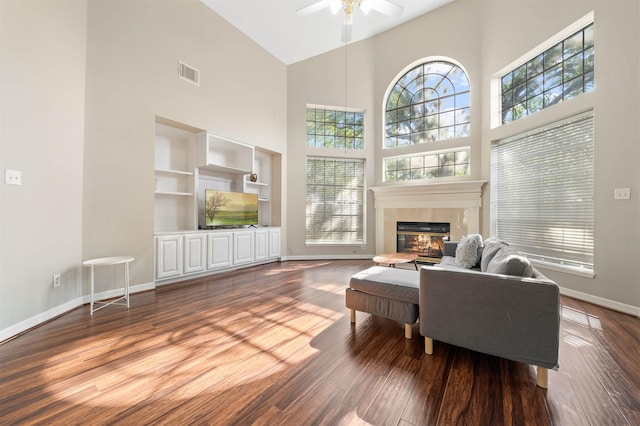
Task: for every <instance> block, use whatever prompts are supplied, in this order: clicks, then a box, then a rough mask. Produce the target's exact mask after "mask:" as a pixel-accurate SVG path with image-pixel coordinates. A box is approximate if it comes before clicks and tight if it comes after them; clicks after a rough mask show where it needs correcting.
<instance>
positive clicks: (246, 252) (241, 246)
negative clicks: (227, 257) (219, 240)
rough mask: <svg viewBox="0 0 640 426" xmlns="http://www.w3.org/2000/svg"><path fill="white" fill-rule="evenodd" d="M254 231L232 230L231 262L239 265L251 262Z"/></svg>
mask: <svg viewBox="0 0 640 426" xmlns="http://www.w3.org/2000/svg"><path fill="white" fill-rule="evenodd" d="M254 240H255V232H254V231H237V232H233V264H234V265H241V264H244V263H252V262H253V250H254Z"/></svg>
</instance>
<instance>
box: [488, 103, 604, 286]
mask: <svg viewBox="0 0 640 426" xmlns="http://www.w3.org/2000/svg"><path fill="white" fill-rule="evenodd" d="M586 120H590V128H589V129H588V130H589V131H590V134H589V135H588V136H589V137H590V141H589V142H590V145H589V146H588V148H589V150H590V151H586V150H585V149H584V148H582V147H580V146H579V143H580V142H579V139H578V138H577V137H576V135H577V134H578V133H576V130H577V129H576V127H577V126H574V123H579V122H583V121H586ZM570 126H573V127H570ZM560 128H562V129H561V131H562V132H567V131H568V130H573V133H571V134H570V135H569V137H567V136H565V135H558V134H559V133H560V131H559V130H558V129H560ZM594 128H595V113H594V111H593V108H590V109H589V110H587V111H583V112H580V113H577V114H573V115H571V116H569V117H566V118H563V119H558V120H554V121H553V122H550V123H546V124H543V125H541V126H538V127H536V128H535V129H530V130H526V131H522V132H519V133H518V134H516V135H511V136H507V137H504V138H501V139H500V140H497V141H494V142H492V145H491V186H490V191H491V196H490V197H491V214H490V216H491V235H495V236H496V237H498V238H502V239H505V240H506V241H508V242H509V243H510V244H512V245H513V246H514V247H515V248H516V249H518V250H520V251H521V252H523V253H524V254H525V255H527V257H528V258H529V259H530V260H531V261H532V263H534V264H536V265H538V266H541V267H543V268H547V269H552V270H557V271H561V272H568V273H572V274H574V275H579V276H583V277H587V278H593V277H594V269H595V241H594V240H595V232H594V228H595V202H594V197H595V179H594V173H595V155H594V151H595V138H594ZM554 132H555V133H554ZM554 134H555V135H556V136H562V137H556V138H555V139H554V140H552V139H551V138H550V137H548V136H547V135H552V136H553V135H554ZM538 135H541V137H540V138H538V139H539V140H540V141H541V142H540V143H541V144H542V143H544V144H545V145H544V146H542V145H540V147H537V146H535V141H534V139H535V138H537V136H538ZM580 135H581V136H583V137H585V134H580ZM557 141H561V142H557ZM518 143H522V145H521V148H520V149H522V150H526V151H527V158H528V159H530V158H533V160H532V161H531V162H530V161H529V160H527V161H526V162H525V161H522V162H519V161H518V160H517V158H516V159H512V160H511V161H510V162H509V164H511V167H510V169H509V170H508V171H507V170H506V168H505V167H504V166H505V165H504V164H502V163H503V162H499V161H498V158H497V156H498V155H502V154H507V153H506V152H504V151H505V150H504V148H505V147H507V148H509V145H510V144H513V145H511V148H510V149H512V148H513V147H517V145H515V144H518ZM567 143H572V144H574V145H573V146H569V145H566V147H565V146H564V145H565V144H567ZM583 143H584V142H583ZM551 144H562V145H563V146H556V147H555V148H556V149H553V150H548V149H547V150H546V151H545V149H546V148H550V147H551ZM574 146H577V147H579V148H580V149H578V150H577V151H575V152H579V153H581V155H582V157H583V160H584V158H587V159H590V163H589V164H588V165H584V164H581V165H580V166H579V167H576V166H575V165H574V164H572V163H569V164H567V163H566V160H567V158H571V159H575V158H579V156H576V155H574V154H575V153H574V152H572V153H571V155H568V154H569V152H568V151H569V150H570V149H574ZM499 150H500V151H503V152H500V153H499V152H498V151H499ZM510 152H513V151H510ZM520 154H522V153H520ZM547 155H550V156H552V159H548V158H547ZM540 158H543V160H540ZM534 161H535V162H536V163H535V164H529V163H533V162H534ZM558 162H562V163H563V164H567V167H568V169H567V171H566V173H565V174H564V175H563V176H562V178H558V173H550V174H549V173H548V174H544V173H540V170H545V169H544V168H541V167H540V166H545V165H546V166H547V169H549V168H551V167H557V163H558ZM549 163H553V164H549ZM587 166H588V168H587ZM534 168H535V171H531V172H529V171H528V170H527V169H532V170H533V169H534ZM503 172H504V173H507V172H508V173H509V174H511V175H512V176H515V177H517V178H520V179H524V182H525V184H526V183H527V182H529V186H527V188H526V190H525V189H522V188H521V190H522V192H519V189H518V188H513V187H512V186H510V187H509V189H506V188H505V189H503V191H504V192H505V193H507V194H508V196H504V198H503V196H501V195H500V193H499V192H497V191H499V189H498V188H499V187H502V186H504V183H503V182H504V179H502V178H501V177H502V176H503V175H504V174H503ZM527 176H528V177H529V178H528V179H527ZM534 181H535V182H537V183H536V184H534ZM587 182H588V183H589V184H590V187H589V188H587V189H585V187H581V186H580V185H582V184H584V183H587ZM552 185H553V186H552ZM518 186H519V187H521V186H522V185H520V184H518ZM549 188H552V191H551V192H552V193H554V194H556V193H561V194H563V196H562V199H561V200H560V199H558V198H557V197H553V196H549V195H544V193H545V192H546V193H550V192H549ZM585 195H586V196H587V197H590V199H586V200H585V199H580V200H577V201H576V203H577V204H576V203H573V204H570V203H567V202H566V201H567V200H568V199H570V198H567V197H571V196H574V197H578V196H581V197H583V198H584V197H585ZM512 196H513V197H523V198H520V199H518V201H517V202H512V204H511V205H510V206H509V207H507V206H504V205H503V206H502V207H500V206H499V204H500V203H501V201H502V200H503V199H506V198H508V197H512ZM534 201H535V202H534ZM578 201H579V202H578ZM507 202H508V201H507ZM569 205H571V206H576V205H577V206H579V208H578V209H572V210H571V211H567V210H566V206H569ZM522 206H529V207H527V208H526V209H524V210H523V211H522V213H521V212H520V211H519V210H518V209H520V208H522ZM532 206H533V207H532ZM540 206H543V207H542V208H541V207H540ZM554 206H556V207H554ZM551 209H554V210H553V212H554V213H555V214H554V215H553V216H551V215H549V213H548V212H549V211H552V210H551ZM501 211H504V212H507V213H506V215H507V217H509V216H510V215H515V216H518V217H519V218H522V217H528V219H527V220H533V219H531V217H534V216H535V222H531V223H533V225H531V226H530V225H526V224H525V225H523V224H522V223H515V222H513V220H510V219H509V218H507V219H506V222H505V223H506V224H508V225H506V226H507V227H508V232H510V234H507V235H505V234H503V233H501V231H500V229H501V225H500V223H501V222H502V220H503V219H501V214H502V213H501ZM534 213H535V214H534ZM563 213H564V215H563ZM563 217H572V218H575V217H580V218H581V219H582V220H583V221H584V219H585V217H586V218H587V219H589V220H587V222H585V223H587V226H586V227H584V228H583V229H582V231H581V232H582V234H583V236H582V237H578V236H576V231H575V229H574V228H571V227H569V228H564V227H562V226H561V225H562V222H563V220H561V219H562V218H563ZM566 221H567V220H566V219H565V220H564V222H566ZM519 222H522V221H519ZM544 223H548V224H552V225H553V226H550V227H549V226H546V227H545V226H542V225H540V224H544ZM514 224H515V227H514ZM525 228H526V230H527V231H526V232H524V231H523V230H524V229H525ZM505 229H507V228H505ZM532 229H533V230H538V231H539V232H543V233H546V235H547V237H546V238H545V239H544V241H545V243H546V244H547V246H545V245H544V244H541V243H540V242H539V241H540V240H536V238H541V235H535V237H533V238H532V237H530V236H528V234H530V231H531V230H532ZM560 231H562V232H560ZM584 235H587V237H584ZM519 236H522V239H521V240H520V239H519ZM580 239H582V240H583V242H582V246H581V247H582V250H585V253H587V254H584V255H577V254H572V255H567V257H564V258H562V257H558V256H554V255H551V253H553V252H554V250H553V247H555V252H559V253H562V252H563V251H564V252H565V254H566V252H567V251H568V250H566V249H565V248H564V247H570V246H574V247H575V246H576V242H578V241H579V240H580ZM552 242H553V244H551V243H552ZM536 244H537V245H536ZM549 244H551V246H550V245H549ZM556 244H557V245H556ZM578 246H579V247H580V243H579V242H578ZM589 246H590V248H591V249H590V252H587V251H586V250H587V249H585V247H587V248H588V247H589ZM540 247H542V248H540ZM548 247H551V248H548ZM574 251H575V250H574ZM589 258H590V263H588V262H586V260H589Z"/></svg>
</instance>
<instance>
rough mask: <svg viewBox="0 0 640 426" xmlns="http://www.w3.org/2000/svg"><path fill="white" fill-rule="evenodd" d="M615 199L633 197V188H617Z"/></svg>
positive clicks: (614, 194)
mask: <svg viewBox="0 0 640 426" xmlns="http://www.w3.org/2000/svg"><path fill="white" fill-rule="evenodd" d="M613 199H614V200H629V199H631V188H616V189H615V191H614V193H613Z"/></svg>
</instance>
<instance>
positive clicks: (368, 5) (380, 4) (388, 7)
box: [297, 0, 404, 18]
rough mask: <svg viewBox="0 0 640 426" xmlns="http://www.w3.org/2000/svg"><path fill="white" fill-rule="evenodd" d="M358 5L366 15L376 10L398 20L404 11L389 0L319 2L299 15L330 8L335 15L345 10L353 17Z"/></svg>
mask: <svg viewBox="0 0 640 426" xmlns="http://www.w3.org/2000/svg"><path fill="white" fill-rule="evenodd" d="M356 5H357V6H358V7H359V8H360V10H361V11H362V13H363V14H364V15H368V14H369V12H371V11H372V10H375V11H377V12H380V13H382V14H384V15H388V16H392V17H394V18H397V17H399V16H400V15H402V12H403V10H404V8H403V7H402V6H399V5H397V4H395V3H392V2H390V1H389V0H319V1H317V2H315V3H312V4H310V5H309V6H305V7H303V8H301V9H298V11H297V13H298V15H302V16H306V15H311V14H312V13H315V12H318V11H320V10H322V9H326V8H329V10H331V13H333V14H334V15H335V14H336V13H338V11H339V10H340V9H343V10H344V13H345V15H351V13H352V12H353V8H354V6H356Z"/></svg>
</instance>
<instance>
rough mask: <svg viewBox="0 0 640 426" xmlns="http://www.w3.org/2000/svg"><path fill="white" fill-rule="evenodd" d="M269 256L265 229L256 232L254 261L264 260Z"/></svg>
mask: <svg viewBox="0 0 640 426" xmlns="http://www.w3.org/2000/svg"><path fill="white" fill-rule="evenodd" d="M268 255H269V232H268V231H267V230H266V229H259V230H257V231H256V256H255V260H264V259H266V258H267V256H268Z"/></svg>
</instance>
